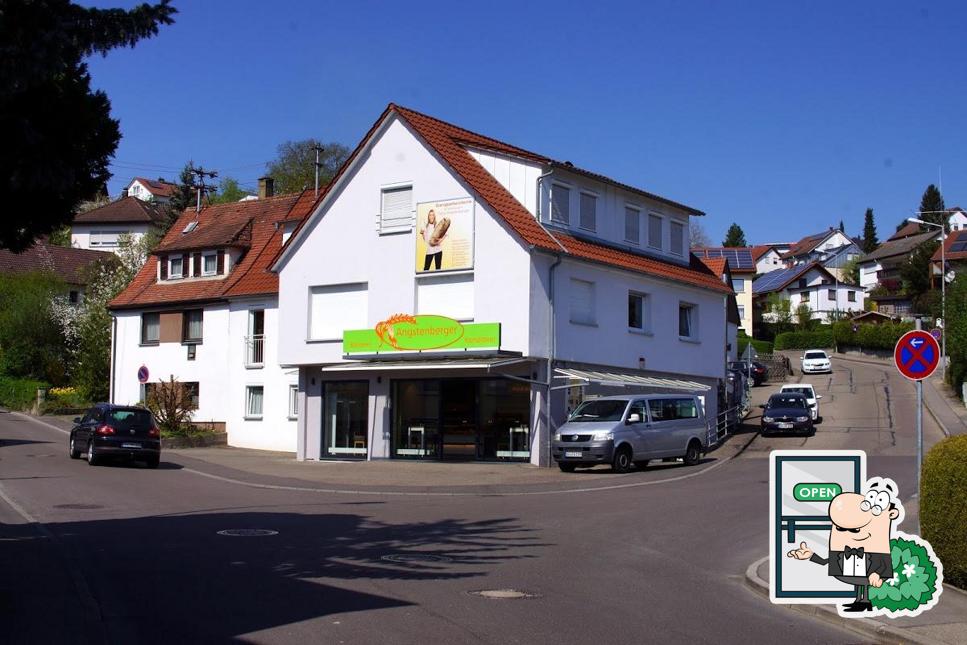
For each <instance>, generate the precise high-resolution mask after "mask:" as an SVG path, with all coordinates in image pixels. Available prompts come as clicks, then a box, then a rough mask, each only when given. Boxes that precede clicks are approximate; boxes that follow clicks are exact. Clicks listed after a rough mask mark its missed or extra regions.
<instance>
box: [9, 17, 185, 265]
mask: <svg viewBox="0 0 967 645" xmlns="http://www.w3.org/2000/svg"><path fill="white" fill-rule="evenodd" d="M176 12H177V10H176V9H175V8H174V7H172V6H170V4H169V0H161V1H160V2H159V3H158V4H155V5H148V4H142V5H139V6H137V7H135V8H134V9H132V10H130V11H125V10H123V9H93V8H87V7H80V6H77V5H75V4H72V3H71V2H69V0H33V1H32V2H23V1H20V2H10V1H6V2H3V3H2V4H0V115H2V118H0V141H2V142H3V154H2V155H0V194H2V195H3V196H4V210H5V212H7V213H31V215H30V217H3V218H0V248H8V249H11V250H13V251H22V250H24V249H26V248H28V247H29V246H30V245H31V244H33V242H34V240H35V239H36V238H37V237H38V236H40V235H46V234H48V233H50V232H52V231H53V230H54V229H56V228H57V227H59V226H62V225H64V224H67V223H69V222H70V221H71V219H72V218H73V211H74V208H75V207H76V206H77V204H78V203H79V202H80V201H81V200H83V199H87V198H89V197H91V196H93V195H95V194H96V193H97V191H98V189H100V188H101V186H103V185H104V183H105V182H106V181H107V180H108V178H109V177H110V172H109V171H108V162H109V160H110V158H111V156H112V155H113V154H114V151H115V149H116V148H117V144H118V141H119V140H120V138H121V133H120V129H119V124H118V121H116V120H115V119H112V118H111V104H110V101H109V100H108V97H107V95H106V94H105V93H104V92H102V91H92V90H91V77H90V75H89V74H88V69H87V64H86V63H85V62H84V58H85V57H87V56H90V55H92V54H95V53H98V54H102V55H107V53H108V52H109V51H111V50H112V49H115V48H117V47H133V46H134V45H135V44H136V43H137V42H138V41H139V40H141V39H143V38H149V37H151V36H154V35H155V34H157V33H158V27H159V26H160V25H169V24H171V23H172V22H173V19H172V16H173V15H174V14H175V13H176ZM37 204H43V205H44V207H43V208H41V209H38V208H37Z"/></svg>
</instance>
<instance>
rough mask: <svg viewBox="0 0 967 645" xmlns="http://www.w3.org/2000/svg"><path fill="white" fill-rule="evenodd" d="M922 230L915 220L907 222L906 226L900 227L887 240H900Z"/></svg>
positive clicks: (917, 233)
mask: <svg viewBox="0 0 967 645" xmlns="http://www.w3.org/2000/svg"><path fill="white" fill-rule="evenodd" d="M937 230H938V231H939V230H940V229H939V228H938V229H937ZM922 232H923V229H921V228H920V225H919V224H917V223H916V222H907V224H906V226H903V227H901V228H900V230H898V231H897V232H896V233H894V234H893V235H891V236H890V238H889V240H887V241H890V240H901V239H903V238H905V237H910V236H911V235H919V234H920V233H922Z"/></svg>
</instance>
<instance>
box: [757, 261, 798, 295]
mask: <svg viewBox="0 0 967 645" xmlns="http://www.w3.org/2000/svg"><path fill="white" fill-rule="evenodd" d="M803 268H804V267H802V266H795V267H791V268H789V269H778V270H776V271H770V272H769V273H766V274H765V275H763V276H761V277H760V278H759V279H758V280H756V281H755V282H753V283H752V293H753V294H756V293H764V292H766V291H772V290H773V289H777V288H779V287H780V286H782V285H783V284H785V283H786V282H788V281H789V280H791V279H792V278H793V277H795V276H796V275H798V274H799V273H800V272H801V271H802V270H803Z"/></svg>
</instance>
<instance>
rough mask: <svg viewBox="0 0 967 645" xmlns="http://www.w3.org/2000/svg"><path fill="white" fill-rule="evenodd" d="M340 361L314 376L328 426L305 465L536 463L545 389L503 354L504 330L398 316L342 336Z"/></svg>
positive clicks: (525, 362)
mask: <svg viewBox="0 0 967 645" xmlns="http://www.w3.org/2000/svg"><path fill="white" fill-rule="evenodd" d="M343 353H344V359H345V360H344V361H343V362H340V363H336V364H330V365H322V366H320V367H318V368H316V369H318V370H319V372H318V382H317V383H316V377H315V376H311V375H310V376H309V378H310V382H309V383H307V387H308V388H309V389H310V391H311V390H312V389H313V388H316V387H318V391H319V397H318V401H319V402H320V405H321V409H320V410H319V412H320V416H321V419H322V424H321V426H322V427H320V428H319V430H318V439H319V442H318V446H312V445H311V444H312V443H314V442H311V441H307V442H306V453H305V456H306V458H310V459H311V458H319V459H383V458H389V459H410V460H446V461H530V459H531V444H532V441H533V439H534V437H533V436H532V433H531V426H532V415H533V411H534V409H535V404H536V401H537V397H536V396H535V395H536V391H535V388H536V387H538V386H542V384H540V383H538V382H537V381H536V380H535V378H534V377H535V376H536V375H535V374H534V373H533V371H532V370H533V369H534V368H535V364H536V361H534V360H531V359H527V358H524V357H522V356H520V355H519V354H514V353H510V352H501V351H500V323H461V322H459V321H456V320H453V319H451V318H447V317H445V316H433V315H416V316H414V315H403V314H399V315H395V316H391V317H390V318H387V319H386V320H384V321H381V322H380V323H378V324H377V325H376V326H375V327H374V328H372V329H360V330H347V331H345V332H344V334H343ZM310 369H311V368H310ZM316 455H318V457H316Z"/></svg>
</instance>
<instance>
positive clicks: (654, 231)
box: [648, 215, 662, 249]
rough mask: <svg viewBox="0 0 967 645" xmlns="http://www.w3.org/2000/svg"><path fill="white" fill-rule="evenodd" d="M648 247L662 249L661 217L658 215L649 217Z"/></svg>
mask: <svg viewBox="0 0 967 645" xmlns="http://www.w3.org/2000/svg"><path fill="white" fill-rule="evenodd" d="M648 246H650V247H651V248H653V249H661V248H662V245H661V217H659V216H658V215H649V216H648Z"/></svg>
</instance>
